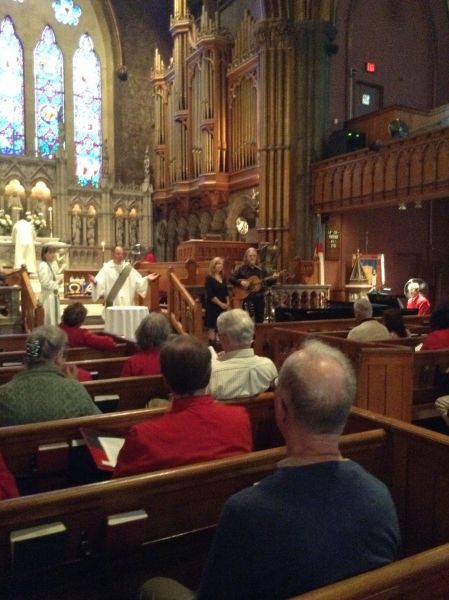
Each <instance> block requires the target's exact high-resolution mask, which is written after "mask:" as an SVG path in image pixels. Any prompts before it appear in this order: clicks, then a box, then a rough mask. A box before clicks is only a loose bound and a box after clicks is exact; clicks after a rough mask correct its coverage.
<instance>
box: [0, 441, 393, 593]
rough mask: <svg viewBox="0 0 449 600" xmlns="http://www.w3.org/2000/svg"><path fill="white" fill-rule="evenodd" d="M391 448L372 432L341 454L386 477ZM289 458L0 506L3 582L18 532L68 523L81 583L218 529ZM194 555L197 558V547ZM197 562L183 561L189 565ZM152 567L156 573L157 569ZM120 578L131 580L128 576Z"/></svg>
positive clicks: (235, 460)
mask: <svg viewBox="0 0 449 600" xmlns="http://www.w3.org/2000/svg"><path fill="white" fill-rule="evenodd" d="M385 443H386V436H385V432H384V431H383V430H372V431H368V432H363V433H357V434H352V435H348V436H344V437H343V438H342V451H343V452H344V453H345V455H347V456H348V457H350V458H355V459H357V460H361V462H362V463H365V466H366V468H368V469H374V470H375V471H380V470H381V465H382V464H383V461H384V456H385ZM283 457H285V448H283V447H281V448H275V449H271V450H263V451H259V452H253V453H250V454H247V455H244V456H237V457H232V458H227V459H221V460H217V461H213V462H207V463H202V464H199V465H192V466H187V467H181V468H175V469H170V470H166V471H159V472H156V473H151V474H147V475H138V476H133V477H127V478H123V479H118V480H112V481H108V482H101V483H94V484H88V485H85V486H79V487H75V488H71V489H69V490H58V491H53V492H48V493H45V494H36V495H34V496H29V497H22V498H18V499H15V500H7V501H4V502H2V503H1V504H0V567H1V568H0V573H1V575H0V581H3V582H4V581H5V580H8V578H9V577H11V576H13V575H14V573H13V571H12V568H11V565H12V564H13V557H12V556H11V545H10V539H9V536H10V534H11V532H12V531H15V530H17V529H23V528H29V527H35V526H39V525H44V524H49V523H54V522H61V523H63V525H64V527H65V529H66V537H65V540H64V543H63V544H62V545H61V555H60V556H59V560H60V561H61V562H62V563H63V564H64V565H66V566H67V567H71V566H73V565H77V567H78V569H77V571H78V572H77V573H76V574H75V577H79V571H80V568H81V566H82V564H83V561H84V563H85V564H86V565H88V564H91V563H92V559H95V558H96V559H100V560H104V561H109V566H110V564H111V562H110V561H111V556H113V555H114V554H117V553H120V552H124V551H125V550H126V551H127V554H128V553H129V551H130V549H131V550H134V551H136V550H138V549H139V548H140V547H141V545H142V544H143V543H145V544H151V543H155V542H159V541H161V540H166V541H167V542H166V543H167V544H168V546H170V543H171V541H172V540H173V541H175V540H176V538H177V537H178V536H181V535H189V536H192V537H194V535H195V533H196V532H198V531H202V530H208V529H212V528H213V527H215V525H216V523H217V521H218V518H219V515H220V512H221V509H222V506H223V504H224V502H225V501H226V499H227V498H228V497H229V496H230V495H231V494H233V493H235V492H237V491H239V490H241V489H243V488H245V487H248V486H251V485H253V484H254V483H256V482H257V481H260V479H262V478H263V477H265V476H266V475H268V474H270V473H272V472H273V471H274V470H275V468H276V465H277V463H278V461H279V460H280V459H282V458H283ZM130 511H141V515H142V519H141V520H140V521H139V522H138V530H137V531H136V527H135V523H134V524H133V521H131V520H129V521H125V522H124V523H123V524H122V525H123V526H121V527H119V528H118V530H117V529H115V528H114V526H112V525H111V522H110V518H111V517H112V516H114V515H123V513H129V512H130ZM142 511H143V512H142ZM145 515H147V517H146V518H145ZM155 515H157V518H154V516H155ZM191 552H193V553H194V552H195V549H194V548H193V547H192V548H191ZM191 558H192V557H191V556H188V557H186V556H184V557H183V559H182V560H184V561H186V562H187V563H188V562H189V561H190V560H191ZM35 560H37V558H36V559H35ZM167 560H168V561H169V562H170V561H172V563H173V561H176V562H178V560H179V557H177V556H176V557H175V556H171V557H170V555H169V554H168V555H167ZM34 564H35V563H34ZM172 566H174V565H173V564H172ZM148 567H149V569H150V570H151V564H149V565H148ZM32 569H33V559H31V560H30V563H29V564H26V565H22V569H21V572H20V578H21V579H22V580H23V578H24V577H25V578H26V575H27V572H29V571H31V570H32ZM71 573H72V577H71V579H72V580H73V579H74V575H73V572H71V571H70V570H67V571H66V575H67V578H66V583H67V582H68V581H69V580H70V574H71ZM120 573H121V576H123V577H126V571H122V570H121V571H120ZM35 583H36V581H34V582H33V584H35ZM90 583H91V582H90V581H89V584H90ZM109 584H110V585H113V584H114V583H113V582H112V581H110V582H109ZM69 587H70V586H69Z"/></svg>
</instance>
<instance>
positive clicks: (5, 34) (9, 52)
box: [0, 17, 25, 154]
mask: <svg viewBox="0 0 449 600" xmlns="http://www.w3.org/2000/svg"><path fill="white" fill-rule="evenodd" d="M24 151H25V104H24V86H23V49H22V44H21V43H20V40H19V38H18V37H17V36H16V33H15V31H14V25H13V22H12V20H11V19H10V18H9V17H5V18H4V19H3V20H2V21H1V23H0V152H1V153H3V154H23V153H24Z"/></svg>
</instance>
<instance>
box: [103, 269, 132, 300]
mask: <svg viewBox="0 0 449 600" xmlns="http://www.w3.org/2000/svg"><path fill="white" fill-rule="evenodd" d="M131 270H132V266H131V265H130V264H129V263H128V264H126V265H125V266H124V267H123V269H122V270H121V271H120V275H119V276H118V277H117V279H116V280H115V283H114V285H113V286H112V288H111V290H110V292H109V294H108V295H107V296H106V300H105V305H106V308H109V307H110V306H112V305H113V304H114V300H115V299H116V298H117V294H118V293H119V291H120V290H121V289H122V287H123V285H124V283H125V281H126V280H127V279H128V276H129V274H130V273H131Z"/></svg>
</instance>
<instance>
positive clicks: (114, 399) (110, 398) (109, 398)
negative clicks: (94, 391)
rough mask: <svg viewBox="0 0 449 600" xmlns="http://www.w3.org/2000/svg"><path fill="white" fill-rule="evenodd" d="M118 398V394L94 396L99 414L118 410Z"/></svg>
mask: <svg viewBox="0 0 449 600" xmlns="http://www.w3.org/2000/svg"><path fill="white" fill-rule="evenodd" d="M119 401H120V396H119V395H118V394H100V395H97V396H94V402H95V404H96V405H97V406H98V408H99V409H100V410H101V412H104V413H106V412H114V411H116V410H117V408H118V403H119Z"/></svg>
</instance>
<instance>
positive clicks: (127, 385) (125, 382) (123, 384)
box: [83, 375, 169, 411]
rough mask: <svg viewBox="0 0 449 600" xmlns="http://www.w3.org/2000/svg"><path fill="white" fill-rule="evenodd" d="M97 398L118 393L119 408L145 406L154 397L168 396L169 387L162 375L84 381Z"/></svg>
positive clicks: (128, 408) (121, 409) (91, 393)
mask: <svg viewBox="0 0 449 600" xmlns="http://www.w3.org/2000/svg"><path fill="white" fill-rule="evenodd" d="M83 385H84V386H85V387H86V390H87V391H88V392H89V394H90V395H91V396H92V399H93V400H95V396H103V395H118V396H119V401H118V406H117V410H120V411H123V410H134V409H138V408H145V407H146V405H147V403H148V402H149V401H150V400H152V399H153V398H168V394H169V389H168V387H167V384H166V383H165V380H164V378H163V377H162V375H137V376H133V377H114V378H111V379H99V380H97V381H95V380H94V381H86V382H84V383H83Z"/></svg>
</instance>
